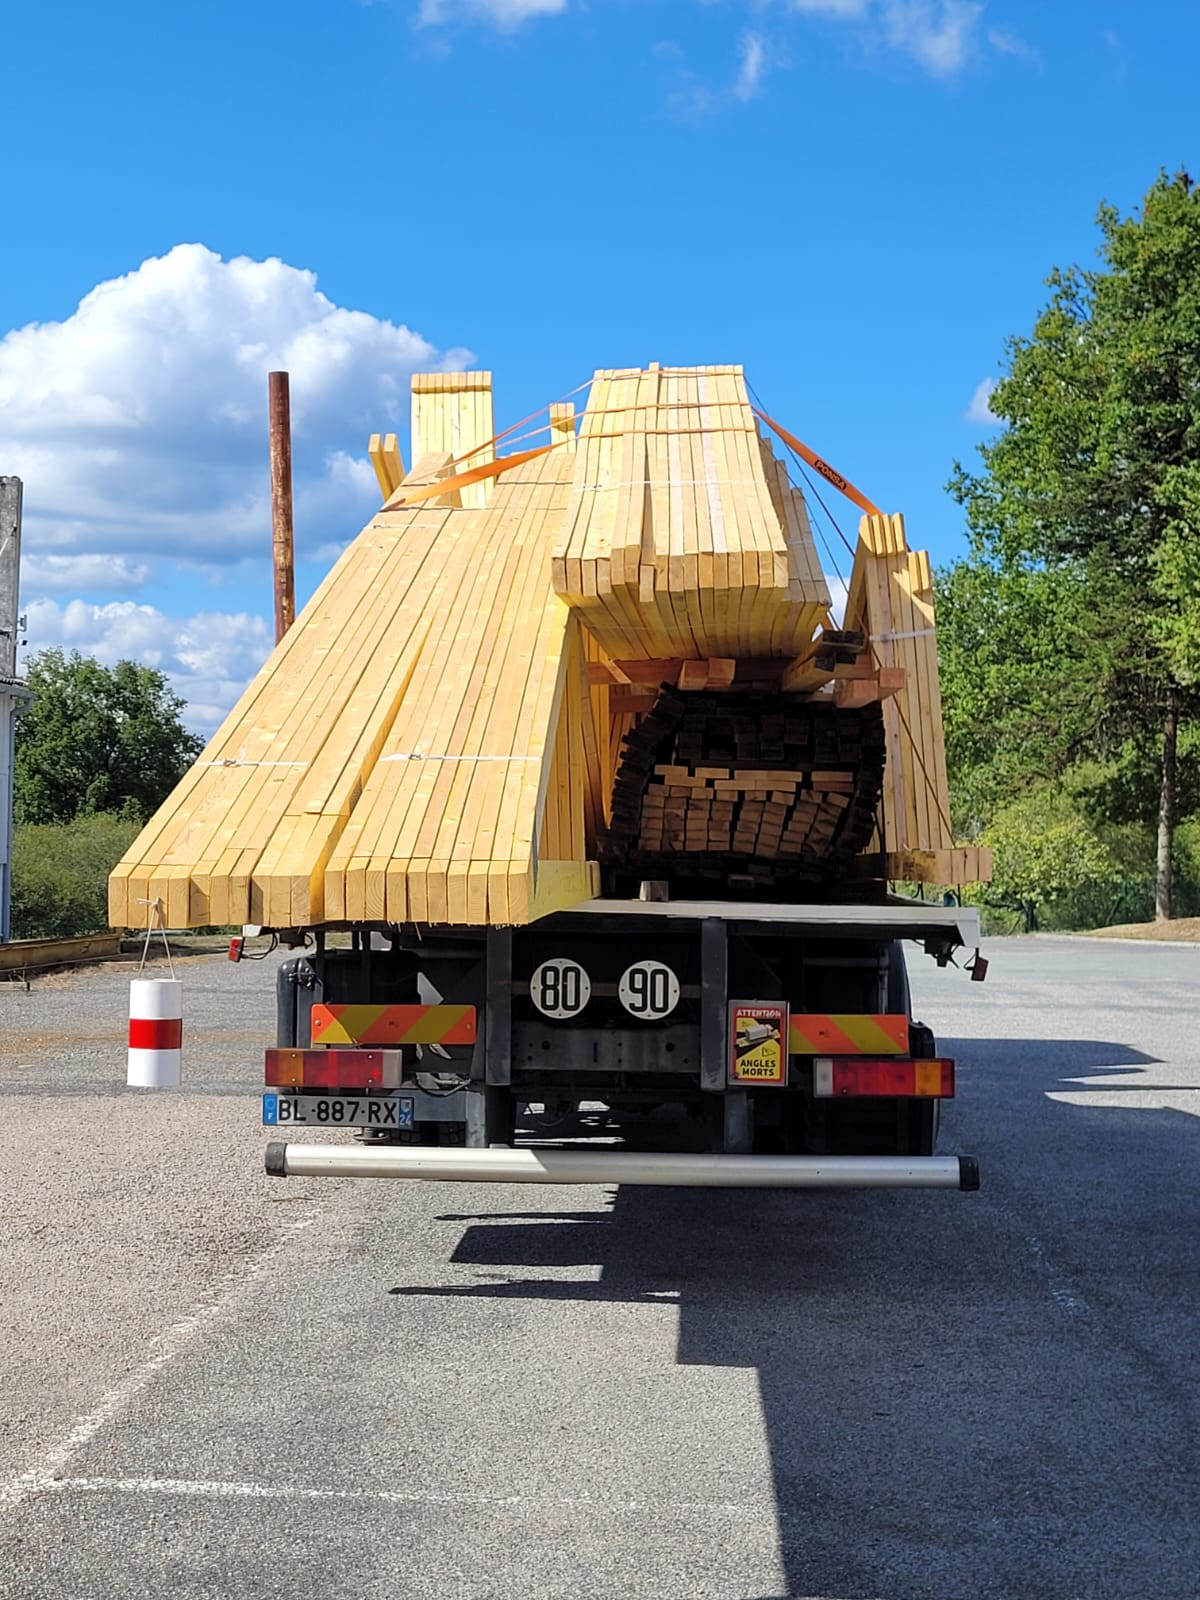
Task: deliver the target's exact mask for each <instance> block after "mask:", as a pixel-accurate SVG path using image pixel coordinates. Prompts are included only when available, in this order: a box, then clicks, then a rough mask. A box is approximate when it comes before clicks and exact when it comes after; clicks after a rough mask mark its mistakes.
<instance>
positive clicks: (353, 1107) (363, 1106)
mask: <svg viewBox="0 0 1200 1600" xmlns="http://www.w3.org/2000/svg"><path fill="white" fill-rule="evenodd" d="M262 1119H263V1123H264V1125H265V1126H266V1127H268V1128H277V1127H284V1126H286V1127H295V1128H396V1129H401V1128H411V1127H412V1125H413V1101H412V1100H411V1099H410V1098H409V1097H408V1096H405V1095H400V1096H396V1097H393V1096H391V1095H386V1096H385V1095H346V1096H338V1095H327V1094H264V1095H263V1109H262Z"/></svg>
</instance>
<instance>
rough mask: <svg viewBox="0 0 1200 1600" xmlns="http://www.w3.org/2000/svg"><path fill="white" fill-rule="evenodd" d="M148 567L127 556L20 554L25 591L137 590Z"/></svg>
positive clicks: (50, 592)
mask: <svg viewBox="0 0 1200 1600" xmlns="http://www.w3.org/2000/svg"><path fill="white" fill-rule="evenodd" d="M149 576H150V568H149V567H147V566H144V565H143V564H141V563H140V562H133V561H130V560H129V559H128V557H127V556H86V555H85V556H45V555H23V556H22V559H21V587H22V590H23V591H24V593H25V594H27V595H28V594H34V595H46V594H70V593H72V592H75V593H76V594H77V593H78V592H79V591H80V590H81V589H91V590H92V591H93V592H94V591H96V590H99V591H101V592H102V593H106V594H112V593H114V592H118V591H124V590H132V589H140V588H141V587H142V585H143V584H144V583H145V581H146V579H147V578H148V577H149Z"/></svg>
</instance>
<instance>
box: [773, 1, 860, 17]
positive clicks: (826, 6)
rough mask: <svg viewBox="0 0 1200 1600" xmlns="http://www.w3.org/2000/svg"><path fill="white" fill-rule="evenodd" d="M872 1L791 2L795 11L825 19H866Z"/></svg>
mask: <svg viewBox="0 0 1200 1600" xmlns="http://www.w3.org/2000/svg"><path fill="white" fill-rule="evenodd" d="M869 7H870V0H791V8H792V10H793V11H808V12H812V13H813V14H814V15H817V16H823V17H865V16H866V14H867V11H868V9H869Z"/></svg>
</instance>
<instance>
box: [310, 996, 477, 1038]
mask: <svg viewBox="0 0 1200 1600" xmlns="http://www.w3.org/2000/svg"><path fill="white" fill-rule="evenodd" d="M312 1041H313V1043H314V1044H389V1045H400V1044H474V1043H475V1007H474V1006H324V1005H316V1006H314V1007H313V1008H312Z"/></svg>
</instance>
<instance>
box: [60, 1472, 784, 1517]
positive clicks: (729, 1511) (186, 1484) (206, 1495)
mask: <svg viewBox="0 0 1200 1600" xmlns="http://www.w3.org/2000/svg"><path fill="white" fill-rule="evenodd" d="M40 1492H43V1493H50V1492H53V1493H56V1494H62V1493H68V1494H70V1493H78V1494H145V1495H165V1496H177V1497H179V1498H182V1499H188V1500H291V1501H297V1500H300V1501H322V1500H324V1501H332V1502H335V1503H338V1504H343V1503H347V1502H349V1503H353V1504H375V1505H396V1506H478V1507H482V1508H484V1509H488V1508H494V1509H496V1510H512V1509H513V1508H515V1507H518V1506H552V1507H554V1508H555V1509H556V1510H564V1511H576V1510H583V1511H608V1512H619V1513H621V1514H623V1515H627V1514H634V1513H638V1512H654V1513H656V1514H660V1515H661V1514H662V1513H663V1512H667V1513H670V1512H675V1513H677V1514H680V1515H694V1516H712V1515H714V1514H717V1513H720V1514H724V1515H726V1516H730V1517H737V1518H739V1519H746V1518H749V1519H755V1520H761V1521H763V1522H767V1523H770V1524H771V1526H774V1525H775V1523H776V1522H777V1521H778V1519H779V1512H778V1511H777V1510H776V1507H775V1505H774V1504H773V1503H772V1504H771V1505H739V1504H737V1503H736V1502H733V1501H720V1500H658V1499H655V1500H608V1499H603V1498H594V1497H592V1496H588V1495H578V1496H567V1497H566V1498H559V1497H557V1496H556V1497H555V1498H554V1499H552V1500H547V1499H544V1498H541V1497H539V1496H538V1495H536V1494H512V1495H499V1494H470V1493H467V1492H463V1493H458V1494H431V1493H429V1492H428V1491H426V1490H412V1491H411V1492H409V1491H405V1490H401V1489H320V1488H310V1487H307V1486H305V1485H303V1484H270V1483H224V1482H220V1481H212V1482H210V1481H207V1480H205V1479H198V1478H62V1477H59V1478H54V1479H52V1480H50V1481H49V1482H47V1483H44V1484H43V1485H42V1486H41V1491H40Z"/></svg>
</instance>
